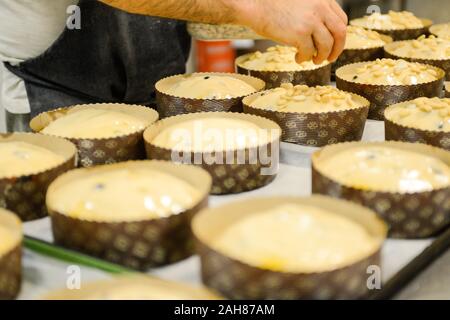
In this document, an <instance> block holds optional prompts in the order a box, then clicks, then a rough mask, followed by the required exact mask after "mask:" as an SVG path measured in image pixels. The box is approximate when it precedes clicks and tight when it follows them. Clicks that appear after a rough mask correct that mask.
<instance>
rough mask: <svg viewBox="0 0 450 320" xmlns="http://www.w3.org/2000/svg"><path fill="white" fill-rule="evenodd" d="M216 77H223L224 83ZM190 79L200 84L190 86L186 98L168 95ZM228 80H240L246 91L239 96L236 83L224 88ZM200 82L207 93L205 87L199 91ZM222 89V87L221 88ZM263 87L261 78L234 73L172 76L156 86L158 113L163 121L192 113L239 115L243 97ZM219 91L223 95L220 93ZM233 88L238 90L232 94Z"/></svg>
mask: <svg viewBox="0 0 450 320" xmlns="http://www.w3.org/2000/svg"><path fill="white" fill-rule="evenodd" d="M218 77H224V78H223V79H224V80H222V79H221V78H218ZM227 78H228V79H227ZM229 78H232V79H229ZM189 79H191V80H194V79H195V80H198V79H201V81H200V82H197V83H195V84H193V85H191V86H190V87H189V89H188V91H187V92H186V96H182V95H177V94H174V93H173V92H171V90H173V88H174V87H175V86H177V85H178V84H180V83H181V82H182V81H186V80H189ZM229 80H234V81H236V80H240V81H243V82H244V85H245V87H246V88H245V91H242V94H241V93H240V92H239V91H240V90H243V89H242V85H241V86H239V84H238V83H234V84H235V85H236V86H237V88H236V87H232V86H231V85H232V84H231V83H230V84H229V85H228V87H227V86H226V85H227V84H226V83H225V81H229ZM202 82H203V83H205V85H208V86H211V88H210V90H206V89H205V88H204V87H203V88H201V87H202V86H203V85H204V84H203V83H202ZM221 86H224V87H223V88H221ZM247 86H248V87H247ZM240 87H241V88H240ZM264 87H265V83H264V81H262V80H260V79H257V78H255V77H251V76H246V75H241V74H235V73H219V72H209V73H203V72H198V73H193V74H183V75H175V76H171V77H168V78H164V79H161V80H160V81H158V82H157V83H156V85H155V89H156V102H157V106H158V113H159V115H160V117H161V119H162V118H166V117H170V116H176V115H180V114H186V113H195V112H210V111H230V112H242V98H244V97H245V96H247V95H248V94H252V93H255V92H257V91H261V90H263V89H264ZM196 88H198V90H199V91H198V92H195V89H196ZM219 89H220V91H223V92H220V91H219ZM233 89H234V90H233ZM235 89H237V90H238V92H235ZM247 89H248V90H247ZM192 95H194V96H195V97H193V96H192ZM211 95H214V96H217V95H218V97H217V98H213V97H210V96H211Z"/></svg>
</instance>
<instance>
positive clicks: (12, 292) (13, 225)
mask: <svg viewBox="0 0 450 320" xmlns="http://www.w3.org/2000/svg"><path fill="white" fill-rule="evenodd" d="M0 238H1V243H0V300H12V299H15V298H16V297H17V295H18V294H19V292H20V286H21V282H22V262H21V261H22V223H21V222H20V220H19V219H18V218H17V216H16V215H15V214H13V213H11V212H9V211H6V210H3V209H0Z"/></svg>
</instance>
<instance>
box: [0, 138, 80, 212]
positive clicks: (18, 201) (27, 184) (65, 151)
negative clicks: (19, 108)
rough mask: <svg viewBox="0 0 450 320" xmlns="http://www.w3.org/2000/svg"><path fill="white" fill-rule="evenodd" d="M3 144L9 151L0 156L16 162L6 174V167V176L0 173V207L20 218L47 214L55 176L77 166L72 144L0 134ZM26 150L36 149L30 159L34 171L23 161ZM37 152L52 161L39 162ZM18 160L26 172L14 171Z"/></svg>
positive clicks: (50, 139)
mask: <svg viewBox="0 0 450 320" xmlns="http://www.w3.org/2000/svg"><path fill="white" fill-rule="evenodd" d="M2 144H4V146H6V145H9V146H10V147H9V151H8V150H6V149H4V150H5V152H7V153H8V154H4V155H1V157H2V160H4V161H11V162H13V161H16V165H15V166H14V168H12V167H11V170H12V169H14V171H10V173H9V174H8V173H7V172H8V169H7V170H6V175H4V176H2V175H1V174H0V207H4V208H6V209H9V210H11V211H13V212H14V213H15V214H17V215H18V216H19V218H20V219H21V220H22V221H31V220H36V219H40V218H43V217H46V216H47V209H46V207H45V194H46V192H47V188H48V186H49V185H50V183H51V182H52V181H53V180H54V179H55V178H56V177H58V176H59V175H61V174H63V173H64V172H66V171H68V170H70V169H73V168H74V167H75V166H76V163H77V160H76V158H77V150H76V148H75V146H74V145H73V144H72V143H70V142H69V141H67V140H65V139H61V138H57V137H50V136H45V135H41V134H33V133H12V134H0V147H1V145H2ZM29 152H36V153H35V154H34V155H35V157H34V158H33V159H31V160H29V161H32V160H33V161H36V162H35V163H34V164H36V169H37V170H32V169H31V168H33V167H31V165H32V164H31V162H30V164H29V165H28V164H27V163H26V162H27V161H26V160H23V159H24V156H26V155H27V154H28V155H29V154H30V153H29ZM37 152H39V153H37ZM39 155H43V156H45V157H46V158H45V159H46V160H49V161H50V159H51V162H41V161H40V156H39ZM7 156H9V160H8V157H7ZM17 161H22V163H21V166H25V167H23V168H22V169H23V170H25V171H21V170H22V169H19V170H17V169H18V168H19V167H18V165H19V164H18V163H17ZM11 166H13V164H11ZM5 168H6V166H5ZM1 171H4V170H1Z"/></svg>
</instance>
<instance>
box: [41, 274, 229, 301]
mask: <svg viewBox="0 0 450 320" xmlns="http://www.w3.org/2000/svg"><path fill="white" fill-rule="evenodd" d="M42 299H43V300H219V299H221V297H220V296H218V295H216V294H215V293H213V292H212V291H210V290H208V289H206V288H203V287H193V286H190V285H186V284H184V283H179V282H172V281H167V280H162V279H158V278H155V277H151V276H143V275H133V276H118V277H115V278H113V279H111V280H103V281H95V282H90V283H86V284H83V286H82V288H81V289H80V290H69V289H61V290H57V291H54V292H51V293H49V294H47V295H45V296H44V297H42Z"/></svg>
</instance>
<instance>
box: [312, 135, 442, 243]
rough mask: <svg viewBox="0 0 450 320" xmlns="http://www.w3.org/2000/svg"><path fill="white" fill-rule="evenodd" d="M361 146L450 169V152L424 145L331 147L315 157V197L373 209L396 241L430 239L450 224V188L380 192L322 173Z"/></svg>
mask: <svg viewBox="0 0 450 320" xmlns="http://www.w3.org/2000/svg"><path fill="white" fill-rule="evenodd" d="M358 146H365V147H371V146H376V147H391V148H393V149H396V150H403V151H412V152H414V153H417V154H419V155H426V156H432V157H433V158H435V159H438V160H440V161H442V162H443V163H444V164H446V165H450V152H448V151H445V150H443V149H440V148H436V147H432V146H428V145H425V144H420V143H406V142H394V141H389V142H373V143H355V142H353V143H341V144H336V145H332V146H327V147H325V148H323V149H321V150H319V151H317V152H316V153H314V154H313V156H312V192H313V193H316V194H324V195H328V196H332V197H335V198H341V199H347V200H350V201H353V202H355V203H358V204H362V205H364V206H366V207H369V208H371V209H373V210H374V211H375V212H377V213H378V215H379V216H380V217H381V218H383V219H384V220H385V221H386V222H387V223H388V225H389V226H390V232H389V235H390V236H391V237H393V238H426V237H430V236H432V235H434V234H436V233H437V232H439V231H440V230H442V229H443V228H445V227H446V226H447V225H448V224H449V223H450V187H449V186H443V187H441V188H435V189H432V190H430V191H421V192H393V191H377V190H370V189H368V188H365V187H364V188H362V187H360V186H353V185H345V184H343V183H340V182H338V181H337V180H335V179H332V178H330V177H328V176H327V175H326V174H325V173H324V172H323V171H322V170H321V164H322V162H323V161H326V160H327V159H331V157H333V156H334V155H336V154H338V153H339V152H342V151H346V150H350V149H351V148H355V147H358ZM336 170H338V168H336Z"/></svg>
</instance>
